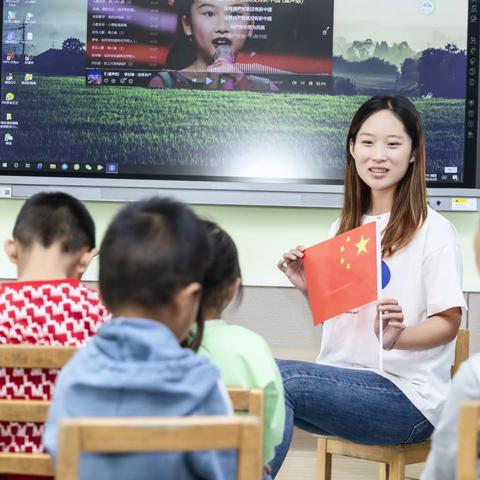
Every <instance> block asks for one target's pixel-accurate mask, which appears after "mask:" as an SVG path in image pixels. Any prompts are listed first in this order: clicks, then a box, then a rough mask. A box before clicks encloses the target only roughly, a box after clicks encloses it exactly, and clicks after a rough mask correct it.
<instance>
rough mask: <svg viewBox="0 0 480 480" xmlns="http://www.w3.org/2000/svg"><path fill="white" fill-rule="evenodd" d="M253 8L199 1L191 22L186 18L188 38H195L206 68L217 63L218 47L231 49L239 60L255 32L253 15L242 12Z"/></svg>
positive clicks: (229, 0)
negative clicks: (241, 51) (214, 62)
mask: <svg viewBox="0 0 480 480" xmlns="http://www.w3.org/2000/svg"><path fill="white" fill-rule="evenodd" d="M248 6H249V4H248V3H246V2H242V1H239V0H195V1H194V2H193V5H192V9H191V22H190V20H189V19H188V18H187V17H186V16H183V17H182V24H183V29H184V32H185V35H187V36H189V37H190V36H191V37H192V39H193V41H194V42H195V45H196V47H197V57H198V59H199V60H202V61H203V62H204V63H205V65H207V66H208V65H210V64H211V63H212V62H213V57H214V55H215V51H216V49H217V48H218V47H220V46H222V45H226V46H227V47H230V48H231V50H232V52H233V55H234V56H235V55H236V54H237V53H238V52H239V51H240V50H241V49H242V47H243V45H244V44H245V41H246V39H247V37H248V36H249V35H250V32H251V28H250V27H251V25H252V23H251V21H250V20H249V19H248V17H249V16H251V12H248V11H242V7H248Z"/></svg>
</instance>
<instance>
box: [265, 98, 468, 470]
mask: <svg viewBox="0 0 480 480" xmlns="http://www.w3.org/2000/svg"><path fill="white" fill-rule="evenodd" d="M346 157H347V160H346V168H345V195H344V205H343V210H342V214H341V217H340V219H339V220H338V221H337V222H335V223H334V224H333V225H332V228H331V235H332V236H333V235H336V234H340V233H343V232H346V231H348V230H351V229H352V228H355V227H358V226H359V225H361V224H362V223H367V222H371V221H376V222H377V224H378V227H379V228H380V231H381V232H382V257H383V263H384V265H383V269H382V270H384V271H385V272H388V273H386V275H385V278H384V279H383V283H384V291H383V295H382V297H383V300H380V301H378V302H374V303H371V304H369V305H366V306H363V307H361V308H359V309H357V310H355V311H351V312H346V313H344V314H343V315H340V316H338V317H336V318H335V319H331V320H329V321H328V322H326V323H325V324H324V327H323V328H324V329H323V337H322V348H321V352H320V355H319V356H318V358H317V362H316V363H306V362H297V361H289V360H287V361H281V360H280V361H278V364H279V367H280V371H281V374H282V378H283V383H284V388H285V402H286V428H285V435H284V438H283V442H282V444H281V445H280V446H279V447H278V448H277V450H276V456H275V459H274V461H273V462H272V468H273V473H274V475H275V474H276V473H277V472H278V470H279V468H280V466H281V464H282V462H283V459H284V458H285V456H286V454H287V451H288V447H289V444H290V441H291V434H292V429H293V425H294V424H295V425H296V426H298V427H300V428H302V429H304V430H307V431H310V432H313V433H318V434H326V435H337V436H340V437H343V438H346V439H348V440H351V441H354V442H358V443H365V444H396V443H413V442H419V441H423V440H425V439H427V438H428V437H429V436H430V435H431V433H432V430H433V427H434V426H435V425H436V424H437V422H438V419H439V415H440V411H441V408H442V405H443V403H444V400H445V397H446V393H447V390H448V387H449V385H450V365H451V363H452V359H453V342H452V341H453V339H454V338H455V336H456V333H457V331H458V327H459V325H460V321H461V307H464V306H465V303H464V297H463V292H462V259H461V252H460V247H459V244H458V240H457V235H456V232H455V230H454V228H453V226H452V225H451V224H450V222H448V221H447V220H446V219H445V218H444V217H442V216H441V215H439V214H438V213H437V212H435V211H434V210H432V209H431V208H429V207H428V206H427V200H426V185H425V138H424V132H423V128H422V125H421V121H420V117H419V115H418V112H417V111H416V109H415V107H414V106H413V105H412V104H411V103H410V102H409V101H408V100H407V99H406V98H403V97H374V98H371V99H370V100H368V101H367V102H366V103H364V104H363V105H362V106H361V107H360V109H359V110H358V111H357V112H356V114H355V116H354V118H353V120H352V123H351V126H350V130H349V133H348V137H347V148H346ZM303 251H304V248H303V247H298V248H295V249H292V250H290V251H288V252H287V253H285V254H284V255H283V258H282V259H281V260H280V261H279V263H278V267H279V268H280V270H281V271H282V272H284V273H285V275H286V276H287V277H288V278H289V280H290V281H291V282H292V284H293V285H294V286H295V287H297V288H298V289H299V290H300V291H302V292H303V293H304V294H305V295H307V290H306V284H305V276H304V273H303ZM379 313H381V314H382V317H383V329H384V334H383V349H384V350H385V353H384V369H383V370H382V371H380V370H378V356H377V352H378V333H379V320H378V317H379Z"/></svg>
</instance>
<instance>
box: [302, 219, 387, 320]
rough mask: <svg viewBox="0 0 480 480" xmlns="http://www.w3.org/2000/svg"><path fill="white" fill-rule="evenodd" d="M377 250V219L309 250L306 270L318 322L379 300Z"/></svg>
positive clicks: (314, 317) (309, 295)
mask: <svg viewBox="0 0 480 480" xmlns="http://www.w3.org/2000/svg"><path fill="white" fill-rule="evenodd" d="M377 250H378V249H377V232H376V223H375V222H371V223H367V224H365V225H362V226H361V227H358V228H355V229H353V230H350V231H348V232H345V233H342V234H341V235H338V236H336V237H334V238H331V239H330V240H327V241H326V242H322V243H319V244H317V245H314V246H313V247H310V248H307V249H306V250H305V259H304V269H305V277H306V281H307V290H308V298H309V301H310V308H311V309H312V314H313V323H314V325H318V324H319V323H323V322H324V321H325V320H328V319H330V318H333V317H336V316H337V315H340V314H342V313H345V312H348V311H349V310H351V309H354V308H358V307H361V306H362V305H366V304H367V303H370V302H373V301H374V300H377V299H378V283H377V274H379V268H378V267H379V263H380V259H379V258H377V255H378V254H379V253H380V252H377Z"/></svg>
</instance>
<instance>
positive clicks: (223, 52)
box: [213, 45, 235, 65]
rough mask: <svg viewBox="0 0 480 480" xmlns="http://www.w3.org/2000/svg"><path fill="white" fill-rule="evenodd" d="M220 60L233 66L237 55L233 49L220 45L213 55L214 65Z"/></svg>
mask: <svg viewBox="0 0 480 480" xmlns="http://www.w3.org/2000/svg"><path fill="white" fill-rule="evenodd" d="M218 60H222V61H223V62H225V63H228V64H229V65H233V64H234V63H235V54H234V53H233V50H232V48H231V47H230V46H228V45H220V46H219V47H218V48H217V49H216V50H215V53H214V54H213V63H215V62H217V61H218Z"/></svg>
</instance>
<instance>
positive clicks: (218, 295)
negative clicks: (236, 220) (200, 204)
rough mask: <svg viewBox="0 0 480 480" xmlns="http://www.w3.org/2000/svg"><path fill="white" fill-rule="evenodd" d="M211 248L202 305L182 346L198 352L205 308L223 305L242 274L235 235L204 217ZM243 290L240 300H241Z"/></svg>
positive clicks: (203, 285) (203, 325) (201, 337)
mask: <svg viewBox="0 0 480 480" xmlns="http://www.w3.org/2000/svg"><path fill="white" fill-rule="evenodd" d="M203 226H204V227H205V229H206V231H207V234H208V235H209V237H210V238H209V239H210V244H211V248H212V261H211V262H210V266H209V267H208V269H207V271H206V273H205V277H204V279H203V283H202V298H201V302H200V308H199V309H198V314H197V318H196V322H195V327H194V328H193V329H192V330H191V332H190V334H189V336H188V338H187V339H186V340H185V341H184V342H182V346H183V347H188V348H191V349H192V350H193V351H195V352H197V351H198V349H199V348H200V345H201V343H202V339H203V332H204V330H205V311H206V309H208V308H221V307H222V305H223V303H224V302H225V299H226V295H227V289H228V287H229V286H230V285H231V284H232V282H234V281H235V280H236V279H237V278H240V279H241V277H242V273H241V270H240V263H239V260H238V252H237V247H236V245H235V242H234V241H233V240H232V237H230V235H229V234H228V233H227V232H225V230H222V229H221V228H220V227H219V226H218V225H217V224H216V223H213V222H210V221H208V220H203ZM241 293H242V292H241V290H240V291H239V293H238V296H237V300H240V299H241V297H242V295H241Z"/></svg>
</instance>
